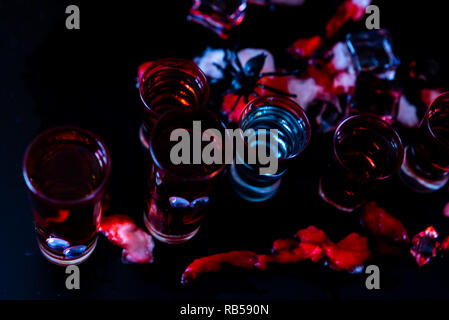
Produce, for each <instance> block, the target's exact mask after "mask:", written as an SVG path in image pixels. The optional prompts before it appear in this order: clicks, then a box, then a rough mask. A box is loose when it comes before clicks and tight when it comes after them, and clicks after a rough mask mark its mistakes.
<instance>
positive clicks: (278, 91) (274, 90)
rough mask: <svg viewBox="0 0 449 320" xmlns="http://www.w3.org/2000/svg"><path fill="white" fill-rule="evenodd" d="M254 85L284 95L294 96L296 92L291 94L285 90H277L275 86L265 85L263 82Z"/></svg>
mask: <svg viewBox="0 0 449 320" xmlns="http://www.w3.org/2000/svg"><path fill="white" fill-rule="evenodd" d="M256 87H259V88H264V89H266V90H269V91H271V92H274V93H276V94H282V95H284V96H288V97H292V98H296V94H291V93H288V92H285V91H282V90H278V89H276V88H273V87H270V86H267V85H265V84H260V83H258V84H256Z"/></svg>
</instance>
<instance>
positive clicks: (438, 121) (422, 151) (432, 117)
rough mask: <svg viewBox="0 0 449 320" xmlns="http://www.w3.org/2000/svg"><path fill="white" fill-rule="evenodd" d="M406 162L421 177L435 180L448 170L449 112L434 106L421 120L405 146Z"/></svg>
mask: <svg viewBox="0 0 449 320" xmlns="http://www.w3.org/2000/svg"><path fill="white" fill-rule="evenodd" d="M446 109H447V108H446ZM407 163H408V165H409V166H410V167H411V168H412V169H413V171H415V172H417V173H418V174H419V175H420V176H421V177H424V178H427V179H430V180H436V179H440V178H442V177H443V176H445V175H446V174H448V172H449V112H448V111H447V110H444V109H438V108H436V109H435V111H432V112H430V113H429V117H428V118H425V119H424V120H423V123H422V124H421V125H420V127H419V129H418V132H417V133H416V137H415V139H414V141H413V143H412V144H411V145H410V146H409V147H408V148H407Z"/></svg>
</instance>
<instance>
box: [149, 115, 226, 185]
mask: <svg viewBox="0 0 449 320" xmlns="http://www.w3.org/2000/svg"><path fill="white" fill-rule="evenodd" d="M185 111H199V112H203V113H205V114H207V115H208V116H211V118H213V120H214V121H215V122H216V123H217V124H219V125H220V126H221V127H222V129H224V132H225V135H226V137H227V136H228V135H229V133H228V132H227V130H226V129H227V127H226V125H225V123H224V122H223V121H222V120H220V118H219V117H218V116H217V115H216V114H215V113H213V112H212V111H210V110H208V109H206V108H203V107H186V108H175V109H173V110H169V111H166V112H165V113H164V114H162V115H161V116H160V117H159V119H158V120H157V121H156V123H155V124H154V126H153V129H152V130H151V137H150V149H149V150H150V156H151V159H152V160H153V163H154V165H156V166H157V167H159V168H160V169H162V170H164V172H166V173H167V174H168V175H170V176H172V177H174V178H175V179H178V180H181V181H185V182H201V181H207V180H210V179H212V178H214V177H215V176H217V175H218V174H220V173H221V172H222V171H223V170H224V169H225V168H226V166H227V164H226V163H222V164H221V165H218V166H219V167H218V168H217V169H216V170H213V171H212V172H210V173H208V174H207V175H204V176H202V177H200V178H191V177H183V176H180V175H179V174H176V173H174V172H172V171H171V170H169V169H168V168H166V166H164V165H163V164H162V163H161V161H160V159H158V157H157V152H155V150H154V144H153V138H154V137H155V133H156V130H157V129H158V128H159V126H160V123H161V122H162V121H164V120H165V119H167V118H168V117H170V116H171V115H172V114H175V113H178V112H185ZM208 129H209V128H208ZM210 129H213V128H210ZM215 129H217V128H215ZM223 141H224V140H223ZM200 165H203V164H200Z"/></svg>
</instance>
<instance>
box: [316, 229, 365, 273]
mask: <svg viewBox="0 0 449 320" xmlns="http://www.w3.org/2000/svg"><path fill="white" fill-rule="evenodd" d="M323 249H324V253H325V254H326V256H327V257H328V258H329V260H328V262H329V266H330V267H331V268H333V269H336V270H341V269H344V270H347V271H351V270H353V269H354V268H356V267H358V266H360V265H361V264H363V262H365V261H366V260H368V259H369V257H370V255H371V253H370V251H369V250H368V244H367V238H366V237H363V236H360V235H359V234H357V233H351V234H349V235H348V236H347V237H346V238H344V239H342V240H340V241H339V242H337V243H336V244H334V243H331V242H330V243H325V244H323Z"/></svg>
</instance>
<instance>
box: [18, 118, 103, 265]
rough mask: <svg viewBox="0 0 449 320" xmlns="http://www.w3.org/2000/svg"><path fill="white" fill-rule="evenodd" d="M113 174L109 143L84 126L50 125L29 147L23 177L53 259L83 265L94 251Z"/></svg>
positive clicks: (44, 251) (45, 252) (40, 238)
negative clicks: (106, 143) (107, 145)
mask: <svg viewBox="0 0 449 320" xmlns="http://www.w3.org/2000/svg"><path fill="white" fill-rule="evenodd" d="M110 172H111V157H110V155H109V151H108V149H107V147H106V145H105V144H104V143H103V141H101V139H100V138H98V137H97V136H96V135H94V134H93V133H91V132H89V131H87V130H84V129H79V128H74V127H57V128H54V129H50V130H47V131H45V132H43V133H42V134H40V135H39V136H37V137H36V138H35V139H34V140H33V141H32V142H31V144H30V145H29V146H28V148H27V150H26V153H25V157H24V162H23V177H24V179H25V183H26V186H27V188H28V191H29V194H30V198H31V204H32V211H33V215H34V221H35V226H36V232H37V241H38V244H39V248H40V250H41V252H42V254H43V255H44V257H45V258H47V259H48V260H49V261H50V262H52V263H54V264H57V265H69V264H79V263H81V262H83V261H85V260H86V259H87V258H88V257H89V256H90V255H91V254H92V252H93V250H94V249H95V246H96V243H97V237H98V229H99V227H100V219H101V214H102V208H103V198H104V194H105V190H106V186H107V183H108V180H109V176H110Z"/></svg>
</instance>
